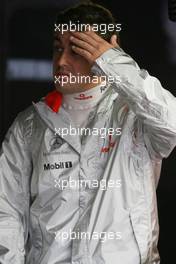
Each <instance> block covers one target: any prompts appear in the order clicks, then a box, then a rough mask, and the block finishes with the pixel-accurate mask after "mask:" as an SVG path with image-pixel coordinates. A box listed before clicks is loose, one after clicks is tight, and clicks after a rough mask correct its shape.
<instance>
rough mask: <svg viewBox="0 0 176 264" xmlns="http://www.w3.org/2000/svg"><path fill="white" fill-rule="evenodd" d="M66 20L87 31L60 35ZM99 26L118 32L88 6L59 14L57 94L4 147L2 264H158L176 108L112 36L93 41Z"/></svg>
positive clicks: (28, 114)
mask: <svg viewBox="0 0 176 264" xmlns="http://www.w3.org/2000/svg"><path fill="white" fill-rule="evenodd" d="M70 21H72V22H74V23H75V24H77V26H78V23H77V21H79V23H82V24H83V23H86V24H89V25H90V30H85V31H80V30H76V31H72V28H70V29H68V30H66V31H65V32H61V31H60V30H61V27H60V25H63V24H65V23H66V25H68V24H69V22H70ZM101 23H105V24H106V25H107V24H109V23H111V24H115V22H114V20H113V18H112V16H111V14H110V13H109V11H108V10H106V9H104V8H103V7H101V6H98V5H94V4H91V3H90V4H81V5H79V6H77V7H75V8H72V9H70V10H67V11H65V12H64V13H62V14H59V16H58V18H57V21H56V25H55V32H54V36H55V40H54V53H53V75H54V81H55V89H54V90H53V91H52V92H51V93H49V94H48V95H47V96H46V97H45V98H43V99H42V100H41V101H40V102H38V103H36V104H33V106H31V107H29V108H28V109H27V110H25V111H24V112H22V113H20V114H19V115H18V116H17V118H16V120H15V121H14V123H13V125H12V126H11V128H10V129H9V131H8V133H7V136H6V138H5V140H4V142H3V145H2V151H1V156H0V177H1V182H0V245H1V255H0V262H1V263H6V264H7V263H8V264H9V263H10V264H11V263H13V264H14V263H15V264H18V263H20V264H21V263H27V264H29V263H30V264H54V263H55V264H56V263H57V264H59V263H60V264H70V263H73V264H78V263H79V264H101V263H102V264H117V263H120V264H144V263H145V264H159V263H160V260H159V255H158V250H157V241H158V231H159V227H158V216H157V203H156V187H157V184H158V180H159V175H160V168H161V161H162V159H163V158H165V157H167V156H168V155H169V154H170V152H171V151H172V150H173V148H174V147H175V145H176V117H175V115H174V113H175V112H176V99H175V98H174V97H173V96H172V95H171V94H170V93H169V92H168V91H166V90H165V89H164V88H162V86H161V84H160V82H159V81H158V80H157V79H156V78H154V77H152V76H150V75H149V74H148V72H147V71H145V70H140V68H139V67H138V65H137V64H136V62H134V60H133V59H132V58H131V57H130V56H129V55H127V54H126V53H125V52H124V51H123V50H122V49H121V48H120V47H119V46H118V44H117V41H116V36H115V34H114V33H116V32H115V31H116V30H114V31H112V30H111V32H110V30H109V31H108V32H107V34H104V33H103V34H102V32H101V28H100V27H97V28H99V29H98V30H97V32H95V25H94V24H97V25H100V24H101ZM93 28H94V30H93ZM111 28H112V25H111ZM62 29H64V27H63V28H62ZM73 76H74V77H75V78H77V79H76V81H75V83H72V82H71V78H72V77H73ZM80 76H85V77H89V78H86V81H85V79H82V81H81V83H80V82H78V77H80ZM102 76H104V78H103V79H102V78H101V77H102ZM95 77H96V78H95ZM105 77H106V78H105ZM95 80H96V81H95ZM81 129H82V130H81ZM75 131H76V133H75ZM78 131H79V132H80V131H81V132H83V133H78ZM102 131H103V133H102Z"/></svg>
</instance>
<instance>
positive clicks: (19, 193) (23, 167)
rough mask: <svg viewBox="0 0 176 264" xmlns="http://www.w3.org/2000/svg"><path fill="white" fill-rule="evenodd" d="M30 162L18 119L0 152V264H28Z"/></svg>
mask: <svg viewBox="0 0 176 264" xmlns="http://www.w3.org/2000/svg"><path fill="white" fill-rule="evenodd" d="M29 160H30V158H29V153H28V149H27V146H26V144H25V141H24V138H23V135H22V129H21V128H20V124H19V121H18V118H17V119H16V120H15V121H14V123H13V124H12V126H11V127H10V129H9V131H8V133H7V135H6V137H5V139H4V142H3V143H2V148H1V152H0V263H1V264H14V263H15V264H23V263H25V243H26V241H27V238H28V215H29V175H30V167H31V165H30V161H29Z"/></svg>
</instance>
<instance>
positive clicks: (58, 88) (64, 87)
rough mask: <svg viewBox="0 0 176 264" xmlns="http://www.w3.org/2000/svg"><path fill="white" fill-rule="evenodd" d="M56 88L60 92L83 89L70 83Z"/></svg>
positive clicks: (76, 91) (75, 91) (77, 91)
mask: <svg viewBox="0 0 176 264" xmlns="http://www.w3.org/2000/svg"><path fill="white" fill-rule="evenodd" d="M56 90H57V91H58V92H60V93H62V94H72V93H79V92H81V91H83V87H82V88H81V87H80V85H79V86H71V85H63V86H56Z"/></svg>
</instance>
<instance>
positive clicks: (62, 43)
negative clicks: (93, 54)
mask: <svg viewBox="0 0 176 264" xmlns="http://www.w3.org/2000/svg"><path fill="white" fill-rule="evenodd" d="M70 36H71V33H70V32H69V31H67V32H64V34H61V33H60V32H59V33H57V34H55V35H54V49H53V75H54V79H55V87H56V89H57V90H58V91H60V92H61V93H63V94H68V93H75V92H80V91H85V90H87V89H89V88H90V86H92V84H91V85H90V84H88V83H86V82H84V81H83V82H82V83H80V81H79V80H78V78H76V79H77V80H76V83H75V81H74V80H72V81H71V82H70V81H69V76H68V75H69V74H71V75H74V76H79V77H80V76H90V77H91V75H92V74H91V65H90V64H89V62H88V61H87V60H86V59H84V58H83V57H82V56H80V55H78V54H76V53H75V52H74V51H73V49H72V45H73V43H72V42H71V41H70ZM55 76H56V77H55ZM56 78H57V80H56ZM61 79H62V80H63V82H60V81H58V80H61ZM79 79H80V78H79ZM66 82H67V83H66ZM94 86H95V84H94Z"/></svg>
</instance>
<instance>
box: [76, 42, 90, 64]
mask: <svg viewBox="0 0 176 264" xmlns="http://www.w3.org/2000/svg"><path fill="white" fill-rule="evenodd" d="M72 49H73V50H74V52H76V53H77V54H79V55H81V56H83V57H84V58H85V59H87V60H91V58H92V55H91V53H90V52H88V51H87V50H84V49H81V48H79V47H76V46H74V45H73V46H72Z"/></svg>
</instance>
